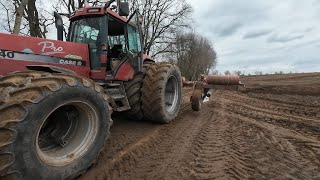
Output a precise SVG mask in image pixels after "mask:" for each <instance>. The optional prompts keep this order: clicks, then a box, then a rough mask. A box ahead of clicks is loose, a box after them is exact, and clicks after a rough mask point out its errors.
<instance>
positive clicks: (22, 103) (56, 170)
mask: <svg viewBox="0 0 320 180" xmlns="http://www.w3.org/2000/svg"><path fill="white" fill-rule="evenodd" d="M111 124H112V120H111V108H110V106H109V103H108V96H107V95H106V94H105V93H104V90H103V88H102V87H100V86H98V85H96V84H95V83H94V82H93V81H91V80H89V79H84V78H80V77H77V76H73V75H64V74H50V73H42V72H17V73H12V74H9V75H6V76H3V77H0V179H73V178H75V177H77V176H79V175H80V174H81V173H83V172H84V171H86V169H87V168H88V167H89V166H90V165H91V164H92V163H93V162H94V161H95V159H96V158H97V156H98V155H99V153H100V151H101V150H102V148H103V146H104V143H105V140H106V139H107V137H108V135H109V128H110V126H111Z"/></svg>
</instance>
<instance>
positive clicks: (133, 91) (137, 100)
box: [124, 73, 144, 121]
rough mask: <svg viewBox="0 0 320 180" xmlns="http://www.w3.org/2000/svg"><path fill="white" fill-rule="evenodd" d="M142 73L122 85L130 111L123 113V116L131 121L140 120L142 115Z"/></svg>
mask: <svg viewBox="0 0 320 180" xmlns="http://www.w3.org/2000/svg"><path fill="white" fill-rule="evenodd" d="M143 77H144V74H143V73H139V74H136V75H135V76H134V79H133V80H131V81H128V82H125V83H124V87H125V90H126V94H127V97H128V101H129V104H130V107H131V109H130V110H128V111H126V112H125V115H126V116H127V117H128V118H129V119H132V120H138V121H139V120H142V119H143V117H144V115H143V111H142V104H141V88H142V82H143Z"/></svg>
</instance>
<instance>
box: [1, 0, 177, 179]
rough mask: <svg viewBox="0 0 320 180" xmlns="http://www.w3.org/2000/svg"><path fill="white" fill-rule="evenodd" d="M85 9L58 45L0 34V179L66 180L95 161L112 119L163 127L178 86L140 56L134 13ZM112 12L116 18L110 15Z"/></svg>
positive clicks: (169, 70) (169, 71) (166, 68)
mask: <svg viewBox="0 0 320 180" xmlns="http://www.w3.org/2000/svg"><path fill="white" fill-rule="evenodd" d="M114 1H115V0H111V1H109V2H108V3H106V5H105V6H104V7H85V8H82V9H79V10H77V11H76V12H74V13H73V14H71V15H70V27H69V33H68V37H67V39H66V42H63V33H62V31H63V27H62V19H61V16H60V15H59V14H58V13H55V17H56V27H57V29H58V40H57V41H56V40H48V39H40V38H32V37H23V36H16V35H9V34H0V179H21V178H22V179H72V178H75V177H77V176H78V175H79V174H81V173H83V172H84V171H86V169H87V168H88V167H89V166H90V165H91V164H92V163H93V162H94V161H95V159H96V158H97V156H98V155H99V152H100V151H101V150H102V148H103V146H104V143H105V141H106V139H107V138H108V136H109V128H110V126H111V125H112V119H111V114H112V112H121V113H122V114H125V115H127V116H128V117H130V118H131V119H134V120H142V119H144V120H150V121H155V122H159V123H168V122H170V121H171V120H173V119H174V118H175V117H176V116H177V113H178V111H179V108H180V103H181V89H182V81H181V74H180V71H179V69H178V68H177V67H176V66H175V65H172V64H167V63H160V64H158V63H155V62H154V61H153V60H152V59H151V58H150V57H149V56H147V55H145V54H143V44H142V39H141V38H142V36H141V26H140V22H141V21H140V19H139V15H138V12H137V11H136V12H135V13H133V14H132V15H131V16H130V17H129V18H128V19H126V18H124V16H128V15H129V13H128V12H129V6H128V3H127V2H120V1H119V0H118V1H117V8H115V6H112V8H110V7H109V6H110V5H111V3H113V2H114ZM115 9H116V10H115Z"/></svg>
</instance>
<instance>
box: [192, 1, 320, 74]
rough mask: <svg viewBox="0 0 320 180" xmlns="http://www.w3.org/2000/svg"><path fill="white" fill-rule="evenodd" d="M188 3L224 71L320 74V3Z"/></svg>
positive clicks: (197, 24)
mask: <svg viewBox="0 0 320 180" xmlns="http://www.w3.org/2000/svg"><path fill="white" fill-rule="evenodd" d="M187 1H188V2H189V3H190V4H191V5H192V6H193V8H194V14H193V21H194V27H195V30H196V31H197V32H199V33H201V34H202V35H204V36H206V37H207V38H209V39H210V40H212V42H213V44H214V47H215V50H216V51H217V54H218V66H217V69H218V70H219V71H220V72H224V71H225V70H231V71H233V70H241V71H245V72H246V73H253V72H255V71H263V72H275V71H280V70H282V71H284V72H289V71H292V72H320V33H319V32H320V0H305V1H302V0H281V1H279V0H197V1H195V0H187Z"/></svg>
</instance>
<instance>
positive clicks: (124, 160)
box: [79, 89, 196, 179]
mask: <svg viewBox="0 0 320 180" xmlns="http://www.w3.org/2000/svg"><path fill="white" fill-rule="evenodd" d="M191 93H192V91H191V90H189V89H186V91H184V92H183V103H182V106H181V109H180V112H179V115H178V117H177V120H175V121H174V122H173V123H171V124H168V125H159V124H154V123H149V122H134V121H127V120H121V119H119V120H116V121H115V125H114V127H113V128H111V138H110V139H109V140H108V143H107V145H106V149H105V150H104V151H103V152H102V156H101V157H100V158H99V160H98V161H97V163H96V165H94V166H93V167H92V168H91V169H89V171H88V172H87V173H86V174H84V175H83V176H81V177H79V179H128V178H129V177H130V179H132V178H133V177H138V178H143V176H145V175H146V172H141V173H140V174H139V173H137V171H136V170H134V169H136V167H138V166H139V163H140V164H144V163H145V162H146V161H144V159H146V158H147V157H149V156H151V155H150V154H153V157H152V158H154V159H157V158H160V159H161V157H158V156H159V155H157V154H156V155H154V154H155V151H157V152H158V154H160V155H164V153H163V152H162V151H161V150H162V149H163V148H162V149H159V148H158V147H159V146H160V144H161V145H163V147H165V148H168V147H170V146H172V145H170V143H176V142H173V140H174V139H173V138H172V137H173V136H174V135H175V136H178V135H180V136H182V135H183V134H182V133H183V131H182V130H183V129H181V126H178V125H176V124H177V123H180V124H185V129H184V130H190V129H191V128H190V126H192V124H193V120H194V119H196V117H194V118H193V119H190V120H189V122H187V123H184V122H181V121H179V120H181V119H183V117H184V116H185V115H186V114H187V112H188V111H190V104H189V100H190V98H189V97H190V95H191ZM175 126H177V127H176V128H175ZM172 127H173V128H172ZM167 129H171V131H170V132H167ZM180 131H181V132H180ZM176 132H180V133H179V134H178V135H177V133H176ZM186 134H187V133H186ZM188 137H189V136H188ZM177 139H178V140H179V138H177ZM178 140H176V141H178ZM164 143H165V144H164ZM160 147H161V146H160ZM158 149H159V150H158ZM164 151H166V149H164ZM152 158H151V159H152ZM141 162H142V163H141ZM154 162H157V161H154ZM153 165H154V166H155V165H159V163H156V164H153ZM149 168H150V167H149ZM140 169H141V168H140ZM146 169H148V168H143V170H146ZM130 172H133V174H130ZM147 175H148V174H147ZM151 175H152V173H151ZM151 175H150V177H152V176H153V175H152V176H151Z"/></svg>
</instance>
